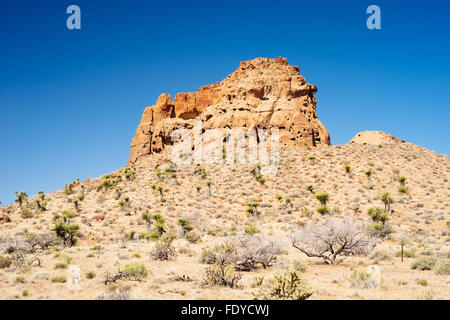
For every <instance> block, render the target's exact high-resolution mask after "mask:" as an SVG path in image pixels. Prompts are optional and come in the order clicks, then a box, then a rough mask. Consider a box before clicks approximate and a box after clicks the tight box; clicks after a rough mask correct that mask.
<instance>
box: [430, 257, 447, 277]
mask: <svg viewBox="0 0 450 320" xmlns="http://www.w3.org/2000/svg"><path fill="white" fill-rule="evenodd" d="M433 272H434V273H435V274H437V275H443V276H444V275H445V276H448V275H450V260H448V259H444V260H439V261H438V262H436V264H435V266H434V268H433Z"/></svg>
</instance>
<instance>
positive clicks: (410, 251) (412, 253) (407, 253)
mask: <svg viewBox="0 0 450 320" xmlns="http://www.w3.org/2000/svg"><path fill="white" fill-rule="evenodd" d="M394 256H396V257H401V256H402V251H401V250H398V251H395V254H394ZM403 257H405V258H415V257H416V250H414V249H408V250H403Z"/></svg>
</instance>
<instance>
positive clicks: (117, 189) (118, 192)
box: [116, 187, 123, 199]
mask: <svg viewBox="0 0 450 320" xmlns="http://www.w3.org/2000/svg"><path fill="white" fill-rule="evenodd" d="M122 191H123V187H116V199H120V197H121V196H122Z"/></svg>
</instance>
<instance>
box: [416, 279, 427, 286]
mask: <svg viewBox="0 0 450 320" xmlns="http://www.w3.org/2000/svg"><path fill="white" fill-rule="evenodd" d="M416 283H417V284H418V285H421V286H422V287H426V286H427V285H428V281H427V279H417V280H416Z"/></svg>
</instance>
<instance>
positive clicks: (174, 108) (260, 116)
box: [129, 57, 330, 163]
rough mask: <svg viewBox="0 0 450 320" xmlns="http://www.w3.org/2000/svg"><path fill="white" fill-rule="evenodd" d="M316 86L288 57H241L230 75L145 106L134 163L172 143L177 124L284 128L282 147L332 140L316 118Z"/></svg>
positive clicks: (134, 145)
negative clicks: (243, 58)
mask: <svg viewBox="0 0 450 320" xmlns="http://www.w3.org/2000/svg"><path fill="white" fill-rule="evenodd" d="M316 92H317V87H316V86H314V85H311V84H309V83H307V82H306V80H305V78H304V77H303V76H301V75H300V74H299V67H297V66H291V65H289V64H288V62H287V60H286V59H285V58H281V57H278V58H276V59H268V58H257V59H254V60H250V61H244V62H241V64H240V66H239V68H238V69H237V70H236V71H234V72H233V73H231V74H230V75H228V77H227V78H226V79H224V80H223V81H221V82H217V83H214V84H211V85H207V86H203V87H200V88H199V89H198V91H196V92H181V93H178V94H177V95H176V96H175V99H174V100H173V101H171V99H170V95H168V94H165V93H163V94H161V95H160V96H159V98H158V100H157V101H156V103H155V105H153V106H151V107H147V108H145V111H144V114H143V115H142V119H141V122H140V124H139V127H138V128H137V130H136V134H135V136H134V138H133V140H132V141H131V152H130V158H129V163H134V162H136V161H137V160H138V159H139V158H140V157H142V156H144V155H147V154H152V153H155V152H161V151H162V150H163V149H164V148H165V147H166V146H167V145H171V144H172V141H171V134H172V132H173V131H174V130H176V129H190V128H193V126H194V122H195V121H197V120H201V121H202V125H203V129H222V130H225V131H226V130H228V129H231V128H242V129H252V128H258V129H271V128H277V129H279V136H280V147H281V148H288V147H292V146H304V145H307V146H309V147H313V146H317V145H324V144H327V145H329V144H330V135H329V133H328V131H327V129H326V128H325V127H324V126H323V124H322V123H321V122H320V120H319V119H318V118H317V113H316V102H317V100H316V98H315V93H316Z"/></svg>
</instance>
